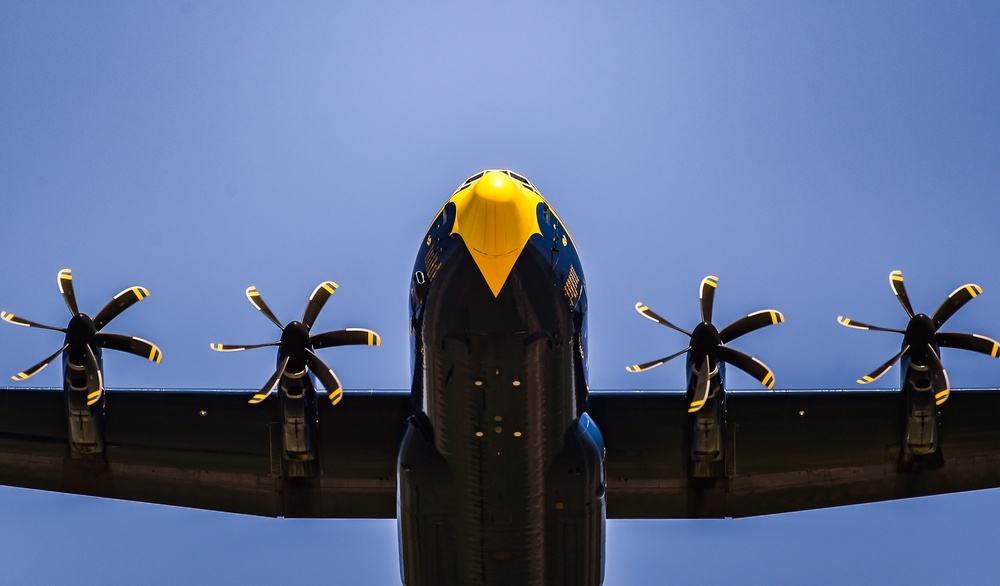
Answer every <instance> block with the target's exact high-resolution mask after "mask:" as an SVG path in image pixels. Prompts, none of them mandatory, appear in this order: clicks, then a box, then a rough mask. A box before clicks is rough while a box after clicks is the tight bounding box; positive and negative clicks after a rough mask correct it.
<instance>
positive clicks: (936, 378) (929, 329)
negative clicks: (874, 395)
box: [837, 271, 1000, 405]
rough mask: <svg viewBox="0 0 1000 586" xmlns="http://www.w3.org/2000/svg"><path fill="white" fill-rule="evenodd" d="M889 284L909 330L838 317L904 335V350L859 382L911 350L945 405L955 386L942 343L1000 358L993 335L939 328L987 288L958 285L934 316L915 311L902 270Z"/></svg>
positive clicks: (882, 371) (851, 323)
mask: <svg viewBox="0 0 1000 586" xmlns="http://www.w3.org/2000/svg"><path fill="white" fill-rule="evenodd" d="M889 286H890V287H891V288H892V293H893V295H895V296H896V299H897V300H899V304H900V305H902V306H903V311H905V312H906V315H907V317H909V318H910V321H909V323H908V324H907V325H906V329H905V330H900V329H895V328H883V327H879V326H873V325H870V324H866V323H863V322H859V321H856V320H853V319H850V318H846V317H844V316H842V315H841V316H838V317H837V322H838V323H840V325H843V326H847V327H849V328H854V329H858V330H872V331H876V332H893V333H896V334H901V335H902V336H903V345H902V346H903V348H902V350H900V351H899V352H898V353H896V355H895V356H893V357H892V358H890V359H889V360H888V361H886V362H885V363H884V364H882V365H881V366H879V367H878V368H876V369H875V370H873V371H871V372H870V373H868V374H866V375H865V376H863V377H861V378H859V379H858V381H857V382H858V384H862V385H865V384H868V383H870V382H873V381H875V380H878V378H879V377H881V376H882V375H884V374H885V373H887V372H889V370H891V369H892V367H893V366H894V365H895V364H896V362H898V361H899V359H900V358H902V357H903V355H904V354H907V353H909V357H910V363H911V364H913V365H914V366H915V367H917V368H918V369H920V370H926V371H927V375H928V378H929V379H930V381H931V384H933V385H934V391H935V392H934V401H935V402H936V403H937V404H938V405H941V404H942V403H944V402H945V401H947V400H948V395H949V394H950V391H951V386H950V384H949V382H948V373H947V372H946V371H945V369H944V365H943V364H941V356H940V354H939V353H938V347H945V348H957V349H959V350H969V351H971V352H978V353H980V354H986V355H987V356H992V357H993V358H1000V343H998V342H997V341H996V340H993V339H992V338H987V337H986V336H980V335H979V334H964V333H957V332H941V331H938V330H939V329H940V328H941V326H942V325H944V322H946V321H948V318H950V317H951V316H953V315H954V314H955V312H956V311H958V310H959V309H961V308H962V306H963V305H965V304H966V303H968V302H969V301H970V300H972V299H974V298H976V297H978V296H979V295H980V294H981V293H982V292H983V288H982V287H980V286H979V285H976V284H974V283H968V284H966V285H962V286H961V287H959V288H958V289H955V290H954V291H952V292H951V295H948V297H947V298H946V299H945V300H944V301H943V302H942V303H941V305H940V306H938V308H937V310H936V311H935V312H934V315H931V316H927V315H926V314H923V313H914V311H913V306H912V305H911V304H910V298H909V297H908V296H907V294H906V286H905V285H904V284H903V273H902V271H892V272H891V273H889Z"/></svg>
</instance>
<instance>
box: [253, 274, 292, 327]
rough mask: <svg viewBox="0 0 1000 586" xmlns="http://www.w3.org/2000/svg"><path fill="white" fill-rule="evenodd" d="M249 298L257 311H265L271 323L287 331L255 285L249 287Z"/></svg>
mask: <svg viewBox="0 0 1000 586" xmlns="http://www.w3.org/2000/svg"><path fill="white" fill-rule="evenodd" d="M247 299H249V300H250V304H251V305H253V306H254V307H256V308H257V311H259V312H261V313H263V314H264V316H265V317H267V319H269V320H271V323H273V324H274V325H276V326H278V329H279V330H281V331H285V326H283V325H281V322H280V321H278V318H276V317H274V312H272V311H271V308H270V307H268V306H267V304H266V303H264V298H263V297H261V296H260V292H259V291H257V287H254V286H253V285H251V286H249V287H247Z"/></svg>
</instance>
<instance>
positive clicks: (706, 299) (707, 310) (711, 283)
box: [698, 275, 719, 324]
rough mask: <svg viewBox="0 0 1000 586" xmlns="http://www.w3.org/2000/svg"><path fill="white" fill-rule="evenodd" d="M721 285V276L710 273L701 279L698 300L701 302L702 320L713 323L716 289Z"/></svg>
mask: <svg viewBox="0 0 1000 586" xmlns="http://www.w3.org/2000/svg"><path fill="white" fill-rule="evenodd" d="M718 286H719V277H715V276H712V275H709V276H707V277H705V278H704V279H702V280H701V289H700V290H699V291H698V300H699V301H700V302H701V321H703V322H705V323H707V324H710V323H712V307H713V305H714V304H715V289H716V287H718Z"/></svg>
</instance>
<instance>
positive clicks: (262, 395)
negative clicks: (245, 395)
mask: <svg viewBox="0 0 1000 586" xmlns="http://www.w3.org/2000/svg"><path fill="white" fill-rule="evenodd" d="M290 358H291V357H290V356H285V359H284V360H282V361H281V364H280V365H278V369H277V370H275V371H274V374H272V375H271V378H269V379H267V382H266V383H264V386H263V388H261V389H260V392H258V393H257V394H255V395H254V396H253V397H251V398H250V401H248V402H249V403H250V404H251V405H256V404H257V403H260V402H262V401H263V400H264V399H266V398H268V397H270V396H271V395H272V394H273V393H274V391H275V390H277V388H278V382H279V381H280V380H281V375H282V374H284V372H285V368H287V367H288V360H289V359H290Z"/></svg>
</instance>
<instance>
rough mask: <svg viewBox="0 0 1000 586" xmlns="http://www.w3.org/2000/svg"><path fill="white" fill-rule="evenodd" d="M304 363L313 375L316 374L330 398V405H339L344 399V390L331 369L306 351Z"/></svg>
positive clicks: (310, 352) (314, 354) (312, 353)
mask: <svg viewBox="0 0 1000 586" xmlns="http://www.w3.org/2000/svg"><path fill="white" fill-rule="evenodd" d="M306 362H307V363H308V364H309V368H310V369H312V371H313V373H315V374H316V378H318V379H319V382H321V383H323V388H325V389H326V392H327V394H328V395H329V397H330V403H331V404H333V405H336V404H337V403H339V402H340V400H341V399H343V398H344V388H343V387H342V386H341V384H340V379H338V378H337V375H336V374H335V373H334V372H333V369H331V368H330V367H329V366H327V365H326V364H325V363H324V362H323V361H322V360H320V358H319V356H316V353H315V352H313V351H312V350H308V349H307V350H306Z"/></svg>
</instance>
